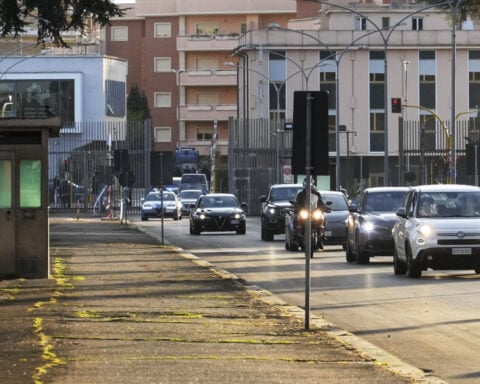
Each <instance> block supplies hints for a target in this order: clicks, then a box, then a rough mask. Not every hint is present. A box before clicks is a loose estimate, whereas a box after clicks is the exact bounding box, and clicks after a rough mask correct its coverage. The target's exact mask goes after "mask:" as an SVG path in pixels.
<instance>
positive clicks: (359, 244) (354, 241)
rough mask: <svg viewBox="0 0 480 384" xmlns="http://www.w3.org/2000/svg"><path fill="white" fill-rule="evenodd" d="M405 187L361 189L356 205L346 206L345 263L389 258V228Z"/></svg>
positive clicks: (365, 262) (405, 192)
mask: <svg viewBox="0 0 480 384" xmlns="http://www.w3.org/2000/svg"><path fill="white" fill-rule="evenodd" d="M408 190H409V188H408V187H372V188H367V189H365V190H364V191H363V192H362V193H361V194H360V196H359V197H358V202H357V204H351V205H350V206H349V208H348V209H349V211H350V214H349V215H348V219H347V247H346V248H347V249H346V259H347V261H348V262H353V261H356V262H357V263H358V264H368V263H369V262H370V257H373V256H389V255H393V239H392V228H393V226H394V224H395V222H396V220H397V215H396V211H397V209H398V208H399V207H400V206H401V205H402V204H403V201H404V199H405V196H406V195H407V192H408Z"/></svg>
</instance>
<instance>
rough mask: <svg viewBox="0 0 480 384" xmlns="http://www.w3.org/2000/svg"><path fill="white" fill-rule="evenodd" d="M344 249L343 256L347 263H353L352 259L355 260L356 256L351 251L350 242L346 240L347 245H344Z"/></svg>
mask: <svg viewBox="0 0 480 384" xmlns="http://www.w3.org/2000/svg"><path fill="white" fill-rule="evenodd" d="M346 248H347V249H346V250H345V257H346V259H347V262H348V263H353V262H354V261H356V260H357V256H356V255H355V253H354V252H353V251H352V247H351V246H350V242H349V241H348V240H347V245H346Z"/></svg>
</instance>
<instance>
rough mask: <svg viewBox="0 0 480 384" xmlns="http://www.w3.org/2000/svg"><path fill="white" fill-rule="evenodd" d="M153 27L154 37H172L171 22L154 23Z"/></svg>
mask: <svg viewBox="0 0 480 384" xmlns="http://www.w3.org/2000/svg"><path fill="white" fill-rule="evenodd" d="M153 28H154V32H153V34H154V37H155V38H157V39H165V38H169V37H172V24H170V23H155V24H154V25H153Z"/></svg>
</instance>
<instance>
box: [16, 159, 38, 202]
mask: <svg viewBox="0 0 480 384" xmlns="http://www.w3.org/2000/svg"><path fill="white" fill-rule="evenodd" d="M41 165H42V162H41V161H40V160H21V161H20V208H40V206H41V201H42V199H41V195H42V189H41V186H42V166H41Z"/></svg>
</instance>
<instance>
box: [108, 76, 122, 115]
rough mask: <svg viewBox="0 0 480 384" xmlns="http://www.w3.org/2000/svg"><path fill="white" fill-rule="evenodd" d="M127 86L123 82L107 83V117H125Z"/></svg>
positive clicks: (111, 81) (109, 81)
mask: <svg viewBox="0 0 480 384" xmlns="http://www.w3.org/2000/svg"><path fill="white" fill-rule="evenodd" d="M125 94H126V85H125V82H123V81H115V80H106V81H105V102H106V105H105V109H106V111H105V112H106V113H105V114H106V115H107V116H117V117H123V116H125V103H126V100H125Z"/></svg>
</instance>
